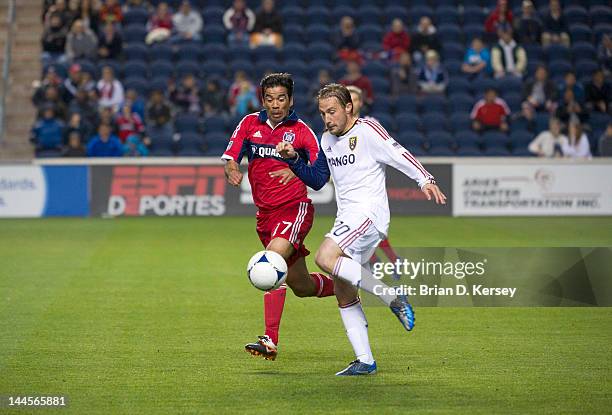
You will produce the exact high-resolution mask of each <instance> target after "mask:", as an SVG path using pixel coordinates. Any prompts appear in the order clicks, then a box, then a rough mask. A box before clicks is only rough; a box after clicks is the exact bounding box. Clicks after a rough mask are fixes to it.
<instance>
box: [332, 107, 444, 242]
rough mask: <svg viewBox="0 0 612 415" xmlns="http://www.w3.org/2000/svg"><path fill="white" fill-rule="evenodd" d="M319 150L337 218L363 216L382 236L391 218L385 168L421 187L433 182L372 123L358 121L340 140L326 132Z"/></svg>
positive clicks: (408, 154) (387, 134) (402, 149)
mask: <svg viewBox="0 0 612 415" xmlns="http://www.w3.org/2000/svg"><path fill="white" fill-rule="evenodd" d="M321 150H322V151H323V152H324V154H325V157H326V158H327V164H328V165H329V170H330V173H331V177H332V179H333V181H334V186H335V188H336V203H337V204H338V213H337V216H338V218H342V216H344V215H346V214H350V215H353V214H363V215H365V216H367V217H368V218H370V219H371V220H372V222H373V224H374V226H375V227H376V229H377V230H378V231H379V232H381V233H382V234H384V235H387V232H388V230H389V219H390V214H389V201H388V199H387V188H386V181H385V178H386V176H385V165H389V166H392V167H394V168H396V169H397V170H399V171H401V172H402V173H404V174H405V175H406V176H408V177H410V178H412V179H414V180H415V181H416V182H417V183H418V185H419V186H420V187H423V186H424V185H425V184H427V183H432V182H434V179H433V176H432V175H431V174H430V173H429V172H428V171H427V170H425V168H424V167H423V166H422V165H421V163H419V161H418V160H417V159H416V158H415V157H414V156H413V155H412V154H410V152H409V151H408V150H406V149H405V148H404V147H403V146H402V145H401V144H399V143H398V142H397V141H395V140H394V139H393V138H391V136H390V135H389V133H387V131H386V130H385V129H384V128H383V127H382V126H381V125H380V124H379V123H377V122H375V121H371V120H367V119H364V118H359V119H357V121H356V122H355V125H354V126H353V127H352V128H351V129H350V130H348V131H347V132H346V133H345V134H344V135H342V136H340V137H337V136H335V135H333V134H331V133H329V132H327V131H326V132H325V133H323V136H322V137H321Z"/></svg>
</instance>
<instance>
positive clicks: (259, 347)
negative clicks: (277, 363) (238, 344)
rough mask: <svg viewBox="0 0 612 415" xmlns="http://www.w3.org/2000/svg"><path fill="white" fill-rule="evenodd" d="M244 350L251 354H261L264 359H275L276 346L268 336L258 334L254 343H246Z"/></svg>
mask: <svg viewBox="0 0 612 415" xmlns="http://www.w3.org/2000/svg"><path fill="white" fill-rule="evenodd" d="M244 350H245V351H246V352H247V353H250V354H251V355H253V356H261V357H263V358H264V359H266V360H275V359H276V355H277V354H278V348H277V347H276V345H275V344H274V342H273V341H272V339H270V337H269V336H258V339H257V341H256V342H255V343H248V344H247V345H245V346H244Z"/></svg>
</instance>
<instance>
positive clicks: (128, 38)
mask: <svg viewBox="0 0 612 415" xmlns="http://www.w3.org/2000/svg"><path fill="white" fill-rule="evenodd" d="M146 36H147V29H145V27H144V26H142V25H140V24H132V25H129V26H126V27H125V28H124V29H123V40H124V42H126V43H141V44H144V41H145V37H146Z"/></svg>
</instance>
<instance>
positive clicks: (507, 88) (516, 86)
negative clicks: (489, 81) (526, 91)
mask: <svg viewBox="0 0 612 415" xmlns="http://www.w3.org/2000/svg"><path fill="white" fill-rule="evenodd" d="M498 85H499V86H498V89H499V93H500V95H502V96H504V95H505V94H507V93H512V92H517V91H522V90H523V82H522V81H521V80H520V79H518V78H515V77H513V76H506V77H504V78H502V79H500V80H499V81H498Z"/></svg>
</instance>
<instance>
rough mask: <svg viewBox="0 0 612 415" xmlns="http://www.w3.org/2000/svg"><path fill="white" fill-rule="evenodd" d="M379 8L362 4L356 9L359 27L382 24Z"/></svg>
mask: <svg viewBox="0 0 612 415" xmlns="http://www.w3.org/2000/svg"><path fill="white" fill-rule="evenodd" d="M382 20H383V19H382V15H381V8H380V7H376V6H374V5H372V4H363V5H361V7H359V8H358V9H357V21H358V22H359V25H370V24H373V25H378V26H380V24H381V23H382Z"/></svg>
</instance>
